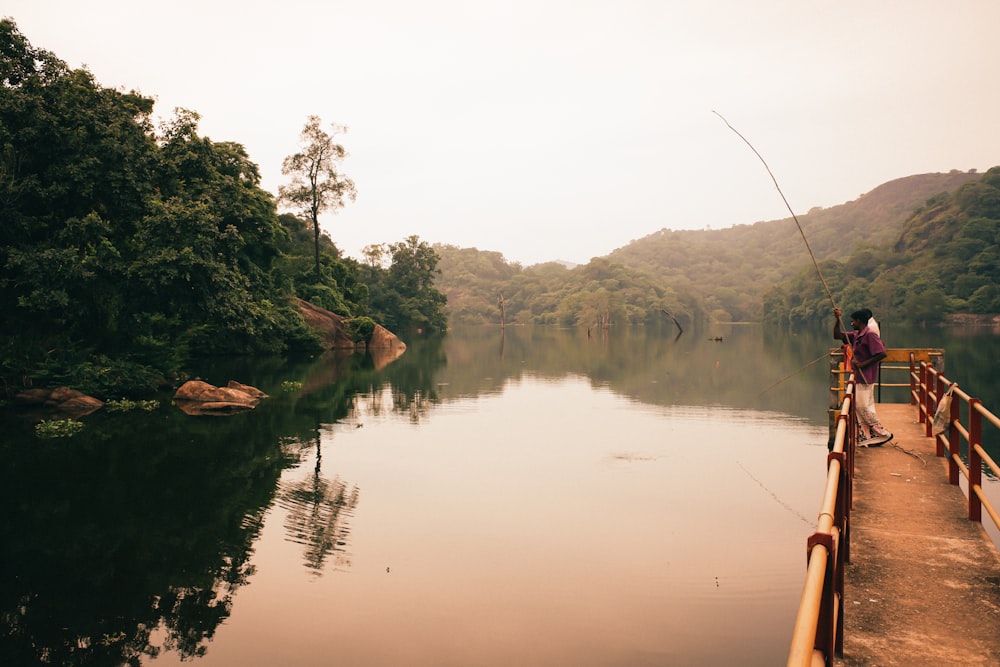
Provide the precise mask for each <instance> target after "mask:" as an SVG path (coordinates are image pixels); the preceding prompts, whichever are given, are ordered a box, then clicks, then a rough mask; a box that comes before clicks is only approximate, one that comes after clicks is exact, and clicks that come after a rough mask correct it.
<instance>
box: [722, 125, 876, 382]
mask: <svg viewBox="0 0 1000 667" xmlns="http://www.w3.org/2000/svg"><path fill="white" fill-rule="evenodd" d="M712 113H714V114H715V115H716V116H718V117H719V118H721V119H722V122H723V123H725V124H726V127H728V128H729V129H730V130H732V131H733V132H734V133H735V134H736V136H737V137H739V138H740V139H742V140H743V143H745V144H746V145H747V146H749V147H750V150H752V151H753V154H754V155H756V156H757V159H758V160H760V163H761V164H762V165H764V169H766V170H767V175H768V176H770V177H771V181H772V182H773V183H774V187H775V189H776V190H777V191H778V194H779V195H781V201H783V202H785V208H787V209H788V212H789V213H791V214H792V220H794V221H795V226H796V227H798V228H799V234H800V235H801V236H802V242H803V243H805V244H806V250H808V251H809V258H810V259H812V263H813V266H814V267H816V273H817V275H819V280H820V282H821V283H823V289H824V290H825V291H826V296H827V298H828V299H830V304H831V305H832V306H833V308H834V310H836V311H838V312H839V311H840V308H838V307H837V302H836V301H834V299H833V293H832V292H831V291H830V286H829V285H827V284H826V278H824V277H823V271H822V269H820V268H819V262H817V261H816V255H815V254H813V251H812V247H810V245H809V239H807V238H806V233H805V231H804V230H803V229H802V223H800V222H799V216H797V215H795V211H793V210H792V206H791V204H789V203H788V199H787V198H786V197H785V193H784V192H782V191H781V186H780V185H778V179H777V178H775V177H774V172H772V171H771V167H769V166H768V165H767V161H766V160H765V159H764V156H763V155H761V154H760V152H759V151H758V150H757V149H756V148H754V146H753V144H751V143H750V140H749V139H747V138H746V137H744V136H743V135H742V134H741V133H740V131H739V130H737V129H736V128H735V127H733V126H732V125H731V124H730V123H729V121H728V120H726V117H725V116H723V115H722V114H721V113H719V112H718V111H715V110H714V109H713V110H712ZM837 322H838V323H839V324H840V330H841V331H844V330H845V329H844V322H843V320H842V319H841V318H840V317H838V318H837ZM812 363H815V362H812ZM808 365H811V364H808ZM800 370H801V369H800ZM858 370H859V371H860V369H858ZM793 375H794V373H793ZM858 375H860V376H861V381H862V382H864V383H865V384H868V382H867V380H866V379H865V376H864V373H858ZM785 379H787V378H785ZM768 389H770V387H768ZM765 391H766V390H765ZM762 393H763V392H762Z"/></svg>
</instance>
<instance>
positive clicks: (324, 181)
mask: <svg viewBox="0 0 1000 667" xmlns="http://www.w3.org/2000/svg"><path fill="white" fill-rule="evenodd" d="M321 122H322V121H321V120H320V118H319V116H309V118H308V120H307V121H306V124H305V127H304V128H303V129H302V134H301V135H300V139H301V142H302V144H301V148H302V150H301V151H300V152H298V153H295V154H293V155H289V156H288V157H286V158H285V160H284V162H283V163H282V165H281V173H282V174H284V175H286V176H291V179H292V180H291V182H290V183H289V184H287V185H283V186H281V187H280V188H278V195H279V197H280V199H281V201H283V202H285V203H286V204H288V205H290V206H292V207H294V208H295V209H296V210H297V211H299V212H300V213H301V214H302V215H305V216H307V217H308V218H309V220H311V221H312V225H313V241H314V246H315V255H314V257H315V269H316V282H317V283H319V282H322V280H323V276H322V273H321V271H320V261H319V238H320V229H319V215H320V213H322V212H323V211H325V210H327V209H329V208H333V209H338V208H343V206H344V200H345V199H350V200H351V201H354V199H355V198H356V197H357V191H356V189H355V187H354V181H352V180H351V179H350V178H347V176H345V175H344V174H341V173H340V172H339V171H338V167H339V165H340V163H341V162H343V160H344V158H346V157H347V151H346V150H345V149H344V147H343V146H342V145H340V144H338V143H335V142H334V140H333V137H334V136H335V135H336V134H338V133H339V132H346V128H343V127H337V126H336V125H335V126H333V134H329V133H327V132H326V131H325V130H323V129H322V128H321V127H320V123H321Z"/></svg>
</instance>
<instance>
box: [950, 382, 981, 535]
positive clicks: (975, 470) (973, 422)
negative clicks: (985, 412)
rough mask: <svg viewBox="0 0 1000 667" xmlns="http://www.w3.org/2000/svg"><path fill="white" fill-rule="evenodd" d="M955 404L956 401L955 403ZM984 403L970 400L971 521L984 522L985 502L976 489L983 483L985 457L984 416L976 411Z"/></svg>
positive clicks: (978, 400)
mask: <svg viewBox="0 0 1000 667" xmlns="http://www.w3.org/2000/svg"><path fill="white" fill-rule="evenodd" d="M953 402H954V401H953ZM980 403H982V401H981V400H980V399H978V398H970V399H969V520H970V521H982V520H983V502H982V500H980V498H979V494H978V493H976V489H977V488H979V487H980V486H981V485H982V483H983V457H982V456H981V455H980V454H979V449H978V448H979V447H980V446H981V445H982V444H983V416H982V415H981V414H979V410H977V409H976V406H978V405H979V404H980Z"/></svg>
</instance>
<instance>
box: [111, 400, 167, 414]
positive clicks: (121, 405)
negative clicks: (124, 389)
mask: <svg viewBox="0 0 1000 667" xmlns="http://www.w3.org/2000/svg"><path fill="white" fill-rule="evenodd" d="M159 407H160V402H159V401H155V400H146V401H133V400H131V399H128V398H120V399H113V398H112V399H108V400H107V401H105V402H104V409H105V410H107V411H108V412H132V411H133V410H142V411H143V412H154V411H156V410H158V409H159Z"/></svg>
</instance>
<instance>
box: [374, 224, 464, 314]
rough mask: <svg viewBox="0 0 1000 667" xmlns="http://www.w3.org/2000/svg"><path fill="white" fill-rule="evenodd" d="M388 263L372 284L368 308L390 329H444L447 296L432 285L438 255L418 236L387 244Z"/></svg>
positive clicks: (433, 283) (435, 273)
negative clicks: (370, 303) (389, 257)
mask: <svg viewBox="0 0 1000 667" xmlns="http://www.w3.org/2000/svg"><path fill="white" fill-rule="evenodd" d="M389 254H390V255H391V257H392V263H391V264H390V266H389V268H388V269H387V270H386V271H385V272H384V273H382V274H381V276H380V278H379V280H378V282H377V283H376V284H374V285H373V286H372V291H371V295H372V299H371V302H372V311H373V315H375V317H376V319H378V320H380V321H382V322H383V323H384V324H385V326H387V327H388V328H389V329H390V330H393V331H397V332H399V331H425V332H437V331H444V330H445V329H446V328H447V326H448V316H447V311H446V305H447V298H446V297H445V295H444V294H442V293H441V292H440V291H438V289H437V288H436V287H435V279H436V277H437V275H438V273H439V271H438V269H437V265H438V261H439V259H440V258H439V256H438V254H437V252H435V250H434V249H433V248H432V247H431V246H430V245H428V244H427V243H424V242H423V241H421V240H420V238H419V237H418V236H410V237H407V239H406V240H405V241H400V242H399V243H393V244H390V245H389Z"/></svg>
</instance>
